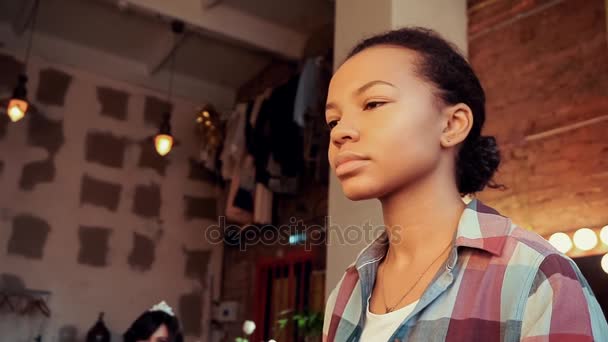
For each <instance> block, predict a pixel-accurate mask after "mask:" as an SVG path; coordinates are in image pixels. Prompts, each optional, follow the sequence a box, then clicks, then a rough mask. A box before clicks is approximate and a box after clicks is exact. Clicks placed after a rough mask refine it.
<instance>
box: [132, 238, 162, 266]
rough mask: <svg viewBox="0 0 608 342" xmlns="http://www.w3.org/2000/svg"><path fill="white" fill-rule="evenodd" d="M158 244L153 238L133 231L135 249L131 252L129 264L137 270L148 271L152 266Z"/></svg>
mask: <svg viewBox="0 0 608 342" xmlns="http://www.w3.org/2000/svg"><path fill="white" fill-rule="evenodd" d="M155 249H156V245H155V244H154V241H152V239H150V238H148V237H146V236H144V235H141V234H138V233H133V249H132V250H131V254H129V266H131V268H132V269H134V270H137V271H148V270H150V268H152V264H154V258H155Z"/></svg>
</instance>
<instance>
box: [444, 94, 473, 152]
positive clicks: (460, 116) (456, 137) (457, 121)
mask: <svg viewBox="0 0 608 342" xmlns="http://www.w3.org/2000/svg"><path fill="white" fill-rule="evenodd" d="M442 116H443V131H442V133H441V146H442V147H451V146H456V145H458V144H460V143H461V142H463V141H464V139H466V137H467V135H468V134H469V132H470V131H471V128H472V127H473V112H472V111H471V108H470V107H469V106H467V105H466V104H464V103H459V104H456V105H452V106H448V107H446V108H445V109H443V111H442Z"/></svg>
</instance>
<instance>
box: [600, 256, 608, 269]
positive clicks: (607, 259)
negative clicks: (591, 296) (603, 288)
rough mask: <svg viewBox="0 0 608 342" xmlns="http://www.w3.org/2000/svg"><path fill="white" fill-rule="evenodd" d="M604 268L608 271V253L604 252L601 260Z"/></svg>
mask: <svg viewBox="0 0 608 342" xmlns="http://www.w3.org/2000/svg"><path fill="white" fill-rule="evenodd" d="M601 265H602V269H603V270H604V272H606V273H608V254H604V256H603V257H602V261H601Z"/></svg>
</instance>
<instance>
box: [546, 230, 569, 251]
mask: <svg viewBox="0 0 608 342" xmlns="http://www.w3.org/2000/svg"><path fill="white" fill-rule="evenodd" d="M549 242H550V243H551V244H552V245H553V247H555V248H556V249H557V250H558V251H560V252H562V253H564V254H565V253H568V251H570V249H572V240H570V237H569V236H568V234H566V233H555V234H553V235H551V237H549Z"/></svg>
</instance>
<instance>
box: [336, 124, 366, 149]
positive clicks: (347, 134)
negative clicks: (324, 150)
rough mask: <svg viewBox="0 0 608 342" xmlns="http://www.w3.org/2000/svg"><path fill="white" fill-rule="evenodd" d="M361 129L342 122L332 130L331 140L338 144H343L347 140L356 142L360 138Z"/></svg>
mask: <svg viewBox="0 0 608 342" xmlns="http://www.w3.org/2000/svg"><path fill="white" fill-rule="evenodd" d="M359 136H360V134H359V130H358V129H356V128H355V127H353V126H352V125H347V124H345V123H343V122H340V123H339V124H338V125H336V126H335V127H334V129H332V130H331V141H332V143H333V144H334V145H336V146H342V145H343V144H344V143H346V142H347V141H350V142H356V141H358V140H359Z"/></svg>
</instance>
